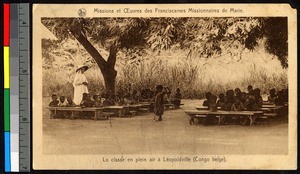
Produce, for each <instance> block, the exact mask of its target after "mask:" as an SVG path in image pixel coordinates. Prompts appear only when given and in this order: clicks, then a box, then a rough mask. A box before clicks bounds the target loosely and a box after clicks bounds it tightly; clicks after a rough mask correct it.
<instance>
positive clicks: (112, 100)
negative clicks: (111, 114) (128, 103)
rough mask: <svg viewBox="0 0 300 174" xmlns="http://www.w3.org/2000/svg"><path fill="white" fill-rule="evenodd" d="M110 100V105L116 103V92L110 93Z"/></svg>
mask: <svg viewBox="0 0 300 174" xmlns="http://www.w3.org/2000/svg"><path fill="white" fill-rule="evenodd" d="M108 100H109V103H110V105H115V104H116V101H115V94H110V95H109V98H108Z"/></svg>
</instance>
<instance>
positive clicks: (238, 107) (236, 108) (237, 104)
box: [231, 97, 244, 111]
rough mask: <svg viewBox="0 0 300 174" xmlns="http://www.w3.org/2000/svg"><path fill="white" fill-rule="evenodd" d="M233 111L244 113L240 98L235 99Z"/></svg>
mask: <svg viewBox="0 0 300 174" xmlns="http://www.w3.org/2000/svg"><path fill="white" fill-rule="evenodd" d="M231 110H232V111H242V110H244V108H243V106H242V103H241V100H240V98H239V97H235V99H234V103H233V104H232V106H231Z"/></svg>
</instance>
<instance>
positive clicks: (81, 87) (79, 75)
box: [73, 65, 89, 105]
mask: <svg viewBox="0 0 300 174" xmlns="http://www.w3.org/2000/svg"><path fill="white" fill-rule="evenodd" d="M87 69H88V66H85V65H80V66H78V69H77V70H76V74H75V78H74V82H73V86H74V103H75V104H76V105H80V102H81V100H82V95H83V93H89V91H88V88H87V84H88V82H87V79H86V77H85V75H84V72H85V71H86V70H87Z"/></svg>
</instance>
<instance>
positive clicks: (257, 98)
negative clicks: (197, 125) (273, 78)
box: [203, 85, 288, 111]
mask: <svg viewBox="0 0 300 174" xmlns="http://www.w3.org/2000/svg"><path fill="white" fill-rule="evenodd" d="M247 89H248V91H247V92H242V91H241V90H240V89H239V88H235V90H232V89H231V90H228V91H226V94H224V93H221V94H219V99H218V100H217V96H215V95H213V94H211V93H210V92H207V93H206V94H205V98H206V100H205V101H204V102H203V106H207V107H209V110H211V111H216V110H217V108H218V107H220V109H221V110H227V111H230V110H231V111H243V110H247V111H256V110H258V109H259V108H261V107H262V104H263V98H262V96H261V93H260V89H259V88H255V89H253V87H252V85H249V86H248V88H247ZM268 100H269V102H274V103H275V104H276V105H283V104H284V102H287V100H288V91H287V89H283V90H280V91H278V92H277V93H276V91H275V89H274V88H273V89H271V90H270V95H269V97H268Z"/></svg>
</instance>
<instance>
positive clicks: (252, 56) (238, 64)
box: [42, 46, 288, 99]
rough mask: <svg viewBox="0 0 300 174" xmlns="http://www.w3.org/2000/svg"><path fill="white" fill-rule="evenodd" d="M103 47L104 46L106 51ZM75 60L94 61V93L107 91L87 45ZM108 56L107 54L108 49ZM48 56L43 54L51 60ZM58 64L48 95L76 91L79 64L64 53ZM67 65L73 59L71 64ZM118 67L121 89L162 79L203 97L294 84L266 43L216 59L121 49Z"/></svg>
mask: <svg viewBox="0 0 300 174" xmlns="http://www.w3.org/2000/svg"><path fill="white" fill-rule="evenodd" d="M102 52H103V50H102ZM76 54H77V55H76V56H75V58H73V59H68V62H69V63H70V61H71V62H72V64H75V65H76V64H80V61H81V63H82V61H83V60H84V61H85V62H87V61H88V60H90V61H89V66H90V68H89V70H87V71H86V73H85V74H86V77H87V79H88V82H89V85H88V89H89V92H90V93H92V94H98V93H101V92H103V91H104V90H105V87H104V81H103V77H102V74H101V72H100V70H99V68H98V67H97V66H96V65H95V63H93V60H92V59H91V58H90V57H89V55H88V54H87V53H86V52H85V51H84V50H82V49H80V51H79V52H78V53H76ZM103 54H104V55H107V53H105V51H104V52H103ZM46 59H47V58H43V60H46ZM56 59H57V60H55V61H54V63H55V62H56V64H55V66H54V64H53V66H50V67H49V66H48V67H47V68H45V67H44V68H43V72H42V73H43V96H44V97H49V96H51V94H53V93H55V94H58V95H65V96H73V86H72V81H73V79H74V74H75V70H76V66H67V65H66V66H63V62H64V61H62V59H61V58H58V57H56ZM65 64H67V62H66V63H65ZM116 70H117V71H118V75H117V81H116V88H117V89H119V88H124V87H125V86H126V85H128V84H131V85H132V87H133V88H135V89H137V90H139V89H141V88H144V87H150V88H152V89H154V88H155V86H156V85H158V84H162V85H164V86H168V87H169V88H170V89H171V91H172V92H173V93H174V92H175V90H176V88H180V89H181V92H182V95H183V98H186V99H200V98H203V97H204V93H205V92H207V91H210V92H212V93H214V94H219V93H221V92H223V93H224V92H225V91H226V90H228V89H234V88H236V87H239V88H241V90H246V88H247V86H248V85H249V84H251V85H253V87H254V88H256V87H258V88H260V89H261V91H262V94H267V93H268V91H269V89H270V88H276V89H282V88H286V87H287V86H288V78H287V71H288V69H283V68H282V67H281V65H280V62H279V61H278V60H277V58H276V57H275V56H273V55H270V54H268V53H267V52H266V51H265V50H264V48H263V46H259V47H258V48H257V49H256V50H254V51H249V50H243V51H241V52H239V53H236V54H233V53H224V54H222V55H218V56H215V57H211V58H201V57H198V56H188V52H186V51H182V50H176V51H174V50H172V51H167V52H161V53H160V54H151V53H149V54H148V55H146V56H143V57H141V56H140V57H138V58H136V59H134V60H132V59H129V58H128V57H126V55H122V54H118V58H117V64H116Z"/></svg>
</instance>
